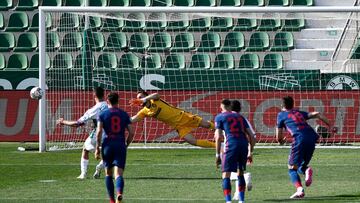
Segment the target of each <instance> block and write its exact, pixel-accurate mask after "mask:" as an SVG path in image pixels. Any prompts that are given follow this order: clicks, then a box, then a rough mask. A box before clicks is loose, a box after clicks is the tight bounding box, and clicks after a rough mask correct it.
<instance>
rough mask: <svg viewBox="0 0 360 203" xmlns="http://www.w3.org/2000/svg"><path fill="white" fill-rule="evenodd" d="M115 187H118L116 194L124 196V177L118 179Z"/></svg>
mask: <svg viewBox="0 0 360 203" xmlns="http://www.w3.org/2000/svg"><path fill="white" fill-rule="evenodd" d="M115 185H116V193H117V194H122V193H123V190H124V178H123V177H122V176H119V177H117V178H116V180H115Z"/></svg>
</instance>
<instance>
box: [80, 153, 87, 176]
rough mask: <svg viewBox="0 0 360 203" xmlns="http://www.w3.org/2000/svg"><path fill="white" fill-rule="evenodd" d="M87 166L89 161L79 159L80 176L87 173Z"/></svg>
mask: <svg viewBox="0 0 360 203" xmlns="http://www.w3.org/2000/svg"><path fill="white" fill-rule="evenodd" d="M88 164H89V159H84V158H83V157H81V161H80V169H81V174H86V173H87V168H88Z"/></svg>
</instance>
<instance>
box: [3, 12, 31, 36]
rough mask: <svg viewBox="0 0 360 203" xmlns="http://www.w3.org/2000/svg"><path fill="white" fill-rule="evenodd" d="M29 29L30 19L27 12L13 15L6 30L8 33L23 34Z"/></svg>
mask: <svg viewBox="0 0 360 203" xmlns="http://www.w3.org/2000/svg"><path fill="white" fill-rule="evenodd" d="M28 27H29V18H28V15H27V14H26V12H15V13H11V14H10V17H9V23H8V25H7V27H6V28H5V30H6V31H7V32H8V31H10V32H21V31H24V30H26V29H28Z"/></svg>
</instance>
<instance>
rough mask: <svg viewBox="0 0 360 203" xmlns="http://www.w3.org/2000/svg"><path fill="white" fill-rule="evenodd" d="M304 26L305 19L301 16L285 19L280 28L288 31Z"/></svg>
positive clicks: (300, 28)
mask: <svg viewBox="0 0 360 203" xmlns="http://www.w3.org/2000/svg"><path fill="white" fill-rule="evenodd" d="M304 28H305V20H304V19H303V18H300V19H285V20H284V23H283V26H282V28H281V30H282V31H290V32H296V31H300V30H302V29H304Z"/></svg>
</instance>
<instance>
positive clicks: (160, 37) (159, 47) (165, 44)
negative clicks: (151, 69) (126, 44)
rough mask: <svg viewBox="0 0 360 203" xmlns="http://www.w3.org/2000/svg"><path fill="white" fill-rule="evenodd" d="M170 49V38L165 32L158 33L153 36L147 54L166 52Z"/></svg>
mask: <svg viewBox="0 0 360 203" xmlns="http://www.w3.org/2000/svg"><path fill="white" fill-rule="evenodd" d="M170 48H171V36H170V34H169V33H167V32H158V33H156V34H155V35H154V37H153V38H152V41H151V45H150V47H149V48H148V51H149V52H168V51H170Z"/></svg>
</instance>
